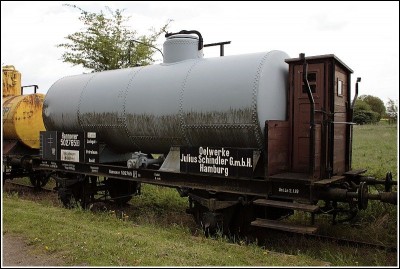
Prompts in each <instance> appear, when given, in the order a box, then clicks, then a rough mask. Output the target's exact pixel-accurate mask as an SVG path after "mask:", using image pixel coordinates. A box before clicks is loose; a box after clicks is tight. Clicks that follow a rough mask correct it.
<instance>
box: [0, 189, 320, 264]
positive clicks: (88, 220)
mask: <svg viewBox="0 0 400 269" xmlns="http://www.w3.org/2000/svg"><path fill="white" fill-rule="evenodd" d="M3 206H4V207H3V223H4V230H3V232H5V233H11V234H23V235H24V236H25V237H26V238H27V240H29V244H31V245H34V246H36V248H37V249H38V250H39V252H48V253H52V255H56V256H59V257H62V258H63V260H64V261H65V262H66V265H76V264H85V265H89V266H290V265H304V266H305V265H314V266H318V265H326V263H324V262H322V261H318V260H315V259H313V258H310V257H307V256H304V255H299V256H290V255H283V254H279V253H274V252H271V251H267V250H265V249H263V248H260V247H258V246H256V245H245V246H243V245H239V244H231V243H229V242H228V241H227V240H225V239H224V238H220V239H216V240H214V239H209V238H205V237H204V236H192V234H191V233H190V231H188V229H187V228H186V227H182V226H179V225H172V226H170V227H163V228H160V227H159V226H155V225H152V224H147V225H138V224H135V223H133V222H131V221H124V220H121V219H118V218H115V215H114V213H113V212H109V211H106V212H104V213H93V212H90V211H83V210H79V209H75V210H67V209H63V208H60V207H54V206H45V205H43V204H40V203H37V202H33V201H27V200H23V199H20V198H19V197H18V196H16V195H10V194H6V195H5V196H4V197H3Z"/></svg>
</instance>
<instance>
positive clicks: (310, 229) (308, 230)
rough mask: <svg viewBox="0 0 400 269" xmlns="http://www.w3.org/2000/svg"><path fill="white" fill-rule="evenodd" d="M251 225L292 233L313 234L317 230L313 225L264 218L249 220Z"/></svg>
mask: <svg viewBox="0 0 400 269" xmlns="http://www.w3.org/2000/svg"><path fill="white" fill-rule="evenodd" d="M251 225H252V226H257V227H263V228H269V229H275V230H281V231H286V232H292V233H301V234H314V233H316V232H317V230H318V227H315V226H304V225H299V224H292V223H287V222H282V221H277V220H266V219H256V220H255V221H252V222H251Z"/></svg>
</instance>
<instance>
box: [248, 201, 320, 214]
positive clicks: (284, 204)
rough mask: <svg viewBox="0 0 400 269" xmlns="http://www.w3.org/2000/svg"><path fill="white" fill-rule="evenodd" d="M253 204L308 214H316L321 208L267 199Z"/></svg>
mask: <svg viewBox="0 0 400 269" xmlns="http://www.w3.org/2000/svg"><path fill="white" fill-rule="evenodd" d="M253 203H254V204H256V205H261V206H271V207H278V208H286V209H293V210H300V211H306V212H316V211H318V210H319V206H317V205H308V204H300V203H290V202H283V201H276V200H267V199H257V200H255V201H254V202H253Z"/></svg>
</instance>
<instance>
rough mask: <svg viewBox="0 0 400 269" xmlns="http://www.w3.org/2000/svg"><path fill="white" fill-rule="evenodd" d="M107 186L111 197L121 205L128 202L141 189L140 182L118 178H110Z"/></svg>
mask: <svg viewBox="0 0 400 269" xmlns="http://www.w3.org/2000/svg"><path fill="white" fill-rule="evenodd" d="M106 186H107V189H108V193H109V194H110V197H111V199H112V200H114V202H115V203H117V204H119V205H123V204H126V203H128V202H129V201H130V200H131V199H132V195H135V194H137V193H139V190H140V183H138V182H135V181H128V180H121V179H117V178H108V179H107V180H106Z"/></svg>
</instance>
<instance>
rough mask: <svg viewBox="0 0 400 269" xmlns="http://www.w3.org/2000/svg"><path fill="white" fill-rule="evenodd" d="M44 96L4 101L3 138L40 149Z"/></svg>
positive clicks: (21, 96)
mask: <svg viewBox="0 0 400 269" xmlns="http://www.w3.org/2000/svg"><path fill="white" fill-rule="evenodd" d="M43 101H44V95H43V94H40V93H36V94H28V95H19V96H10V97H5V98H4V99H3V137H4V139H12V140H17V141H20V142H22V143H23V144H25V145H26V146H28V147H29V148H34V149H38V148H39V133H40V131H44V130H45V129H44V124H43V119H42V107H43Z"/></svg>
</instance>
